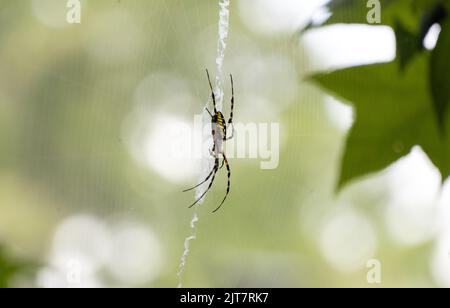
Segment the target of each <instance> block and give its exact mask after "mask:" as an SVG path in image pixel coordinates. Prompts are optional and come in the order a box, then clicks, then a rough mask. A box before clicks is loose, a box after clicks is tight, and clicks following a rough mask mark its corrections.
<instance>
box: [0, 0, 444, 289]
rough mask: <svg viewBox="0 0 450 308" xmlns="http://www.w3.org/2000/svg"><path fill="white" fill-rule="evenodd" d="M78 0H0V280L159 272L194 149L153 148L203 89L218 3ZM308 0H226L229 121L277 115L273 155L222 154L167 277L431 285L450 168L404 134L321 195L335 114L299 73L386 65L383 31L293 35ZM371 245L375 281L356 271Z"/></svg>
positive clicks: (331, 170)
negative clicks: (380, 166) (364, 172)
mask: <svg viewBox="0 0 450 308" xmlns="http://www.w3.org/2000/svg"><path fill="white" fill-rule="evenodd" d="M81 2H82V15H81V16H82V19H81V24H72V25H71V24H68V23H67V21H66V13H67V8H66V1H61V0H24V1H2V3H1V4H0V40H1V42H2V44H1V45H0V286H9V287H25V286H30V287H54V286H59V287H115V286H118V287H132V286H144V287H175V286H176V285H177V283H178V279H177V276H176V273H177V270H178V264H179V259H180V256H181V254H182V252H183V248H184V247H183V243H184V240H185V237H186V236H188V235H189V234H190V232H191V231H190V226H189V223H190V220H191V217H192V214H193V210H192V209H188V208H187V206H188V205H189V204H191V203H192V202H193V194H183V193H181V191H182V190H183V189H184V188H186V187H190V186H192V184H195V183H196V182H197V181H198V173H199V160H198V159H194V158H192V159H189V158H188V157H178V158H176V157H170V156H169V155H167V153H169V151H170V149H171V148H172V147H173V142H172V141H173V140H175V137H174V131H175V132H176V131H178V132H182V131H185V130H186V127H187V130H189V129H190V128H192V126H193V117H194V115H195V114H200V113H201V111H202V108H203V106H204V104H205V102H206V101H207V99H208V96H209V95H210V92H209V86H208V84H207V81H206V77H205V73H204V70H205V68H210V71H212V72H214V68H215V57H216V53H217V51H216V49H217V30H218V29H217V23H218V14H219V6H218V1H211V0H192V1H183V0H164V1H163V0H157V1H127V0H121V1H113V0H96V1H87V0H83V1H81ZM325 2H327V1H320V0H297V1H295V0H284V1H276V0H245V1H244V0H241V1H235V0H232V1H231V5H230V28H229V37H228V39H227V49H226V55H225V61H224V66H223V71H224V75H225V76H227V75H228V74H229V73H232V74H233V76H234V79H235V113H234V114H235V120H236V121H238V122H241V123H249V122H252V123H271V122H274V123H279V124H280V161H279V166H278V168H276V169H274V170H262V169H260V168H259V160H258V159H231V160H230V163H231V167H232V182H231V184H232V189H231V193H230V195H229V199H228V200H227V202H226V203H225V204H224V207H223V208H222V210H221V211H219V212H218V213H216V214H211V211H212V210H213V209H214V208H215V207H216V206H217V204H218V202H219V201H220V200H221V198H222V197H223V194H224V192H225V188H226V176H224V175H223V174H222V173H221V174H220V175H218V178H217V179H216V182H215V185H214V186H213V189H212V190H211V191H210V193H209V195H208V197H207V199H206V200H205V202H204V203H203V204H202V205H201V206H200V207H199V208H198V212H199V217H200V220H199V222H198V223H197V231H196V235H197V238H196V240H195V241H192V242H191V247H190V248H191V249H190V255H189V257H188V259H187V264H186V268H185V272H184V274H183V285H184V286H186V287H320V286H322V287H348V286H354V287H371V286H383V287H390V286H398V287H400V286H401V287H419V286H420V287H422V286H424V287H431V286H447V287H448V286H450V228H449V227H448V226H449V224H448V221H449V219H450V212H449V210H448V204H449V203H450V184H449V183H447V184H445V185H444V189H441V186H440V184H441V176H440V174H439V172H438V171H437V169H436V168H435V167H434V166H433V165H432V164H431V162H430V161H429V159H428V158H427V156H426V155H425V154H424V153H423V151H422V150H421V149H420V148H415V149H414V150H413V151H412V152H411V153H410V154H409V155H408V156H407V157H405V158H403V159H401V160H400V161H398V162H397V163H396V164H394V165H393V166H391V167H389V168H388V169H386V170H384V171H382V172H380V173H377V174H375V175H372V176H369V177H366V178H365V179H363V180H360V181H357V182H354V183H353V184H352V185H350V186H347V187H346V188H345V189H344V190H343V191H341V192H340V193H338V194H337V193H336V192H335V184H336V180H337V174H338V171H339V170H338V168H339V159H340V155H341V152H342V149H343V146H344V142H345V136H346V134H347V132H348V130H349V128H350V127H351V125H352V121H353V118H354V115H353V111H352V108H351V107H350V106H349V105H348V104H345V103H343V102H339V101H337V100H336V99H334V98H333V97H331V96H328V95H326V94H325V93H324V92H322V91H321V90H319V89H318V88H317V87H316V86H314V85H312V84H311V83H309V82H308V81H307V80H306V77H307V76H308V75H309V74H311V73H312V72H316V71H323V70H329V69H334V68H339V67H345V66H349V65H356V64H364V63H372V62H380V61H390V60H392V59H393V58H394V57H395V37H394V33H393V31H392V29H391V28H389V27H383V26H379V27H369V26H355V25H347V26H343V25H335V26H330V27H324V28H319V29H315V30H311V31H309V32H307V33H306V34H304V35H300V34H299V30H300V29H301V28H302V26H304V25H306V23H307V22H308V21H309V19H310V18H311V16H313V15H314V16H318V18H321V17H323V16H324V15H326V12H324V11H322V10H321V9H320V7H321V5H322V4H324V3H325ZM427 42H428V44H430V46H432V45H433V43H435V38H434V39H433V37H432V36H431V37H430V38H428V40H427ZM224 88H225V100H224V106H225V107H227V102H228V100H229V93H230V87H229V85H228V82H225V84H224ZM226 110H227V109H226V108H225V113H227V111H226ZM250 142H251V141H250ZM191 150H192V149H191ZM373 155H376V153H374V154H373ZM368 159H370V157H368ZM445 206H446V207H445ZM371 259H377V260H379V261H380V263H381V267H382V283H381V284H375V285H372V284H369V283H368V281H367V278H366V275H367V272H368V271H369V269H370V268H368V267H367V262H368V261H369V260H371Z"/></svg>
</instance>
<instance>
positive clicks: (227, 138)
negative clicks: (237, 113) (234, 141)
mask: <svg viewBox="0 0 450 308" xmlns="http://www.w3.org/2000/svg"><path fill="white" fill-rule="evenodd" d="M230 80H231V111H230V118H229V119H228V126H230V125H231V136H230V137H226V136H225V140H230V139H231V138H233V136H234V124H233V109H234V85H233V75H231V74H230Z"/></svg>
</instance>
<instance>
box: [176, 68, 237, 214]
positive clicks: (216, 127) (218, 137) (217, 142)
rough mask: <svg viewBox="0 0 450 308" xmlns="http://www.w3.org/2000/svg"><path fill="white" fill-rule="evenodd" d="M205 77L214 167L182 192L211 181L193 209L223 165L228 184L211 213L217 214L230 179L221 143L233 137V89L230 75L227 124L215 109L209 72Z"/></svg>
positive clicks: (228, 187)
mask: <svg viewBox="0 0 450 308" xmlns="http://www.w3.org/2000/svg"><path fill="white" fill-rule="evenodd" d="M206 75H207V76H208V82H209V87H210V89H211V96H212V101H213V106H214V114H212V113H211V112H210V111H209V110H208V108H206V111H208V113H209V115H210V116H211V128H212V131H211V134H212V139H213V148H212V149H211V150H210V154H211V156H213V157H214V167H213V169H212V170H211V172H210V173H209V174H208V176H207V177H206V178H205V179H204V180H203V181H202V182H201V183H199V184H197V185H195V186H194V187H191V188H189V189H186V190H184V191H183V192H186V191H190V190H192V189H195V188H197V187H199V186H200V185H202V184H203V183H205V182H207V181H208V180H209V179H211V181H210V182H209V185H208V188H207V189H206V190H205V192H204V193H203V194H202V195H201V196H200V197H199V198H198V199H197V200H196V201H195V202H194V203H193V204H191V205H190V206H189V208H191V207H193V206H194V205H196V204H197V203H198V202H199V201H200V200H201V199H202V198H203V197H204V196H205V195H206V193H207V192H208V191H209V189H210V188H211V186H212V184H213V182H214V179H215V177H216V173H217V171H218V170H219V169H221V168H222V167H223V165H224V164H225V166H226V168H227V171H228V183H227V192H226V194H225V197H224V198H223V200H222V202H221V203H220V205H219V207H217V208H216V209H215V210H214V211H213V213H215V212H217V211H218V210H219V209H220V208H221V206H222V204H223V203H224V202H225V200H226V198H227V196H228V193H229V192H230V184H231V182H230V178H231V171H230V165H229V163H228V159H227V157H226V156H225V153H224V150H223V142H224V141H227V140H230V139H231V138H233V135H234V125H233V107H234V89H233V76H232V75H231V74H230V80H231V111H230V118H229V119H228V123H226V122H225V117H224V116H223V114H222V112H220V111H217V107H216V97H215V95H214V91H213V88H212V85H211V79H210V78H209V72H208V70H206ZM230 126H231V127H232V130H231V136H230V137H227V128H229V127H230ZM220 155H222V157H223V160H222V164H221V166H220V167H219V158H220Z"/></svg>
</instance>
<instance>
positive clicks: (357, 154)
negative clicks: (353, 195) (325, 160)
mask: <svg viewBox="0 0 450 308" xmlns="http://www.w3.org/2000/svg"><path fill="white" fill-rule="evenodd" d="M449 3H450V2H448V1H446V0H435V1H417V0H386V1H381V4H382V5H381V8H382V10H381V20H382V22H381V24H382V25H388V26H391V27H392V28H394V29H395V33H396V42H397V58H396V60H395V61H394V62H392V63H388V64H374V65H368V66H363V67H355V68H349V69H344V70H341V71H337V72H332V73H329V74H324V75H319V76H316V77H315V78H314V79H315V80H316V81H317V82H318V83H319V84H320V85H321V86H323V87H324V88H326V89H328V90H329V91H331V92H333V93H335V94H336V95H338V96H339V97H341V98H344V99H346V100H347V101H349V102H351V103H352V104H353V105H354V106H355V107H356V115H357V120H356V123H355V125H354V126H353V128H352V130H351V132H350V135H349V137H348V139H347V145H346V149H345V153H344V155H343V158H342V162H341V174H340V180H339V182H338V186H339V187H341V186H342V185H344V184H346V183H347V182H348V181H350V180H353V179H355V178H357V177H360V176H363V175H367V174H368V173H371V172H375V171H379V170H382V169H384V168H386V167H387V166H389V165H390V164H392V163H393V162H395V161H397V160H398V159H399V158H400V157H402V156H404V155H406V154H407V153H409V152H410V150H411V148H412V147H413V146H415V145H420V146H421V147H422V148H423V149H424V151H425V152H426V153H427V154H428V156H429V158H430V159H431V161H432V162H433V163H434V164H435V165H436V166H437V167H438V168H439V170H440V172H441V174H442V177H443V179H446V178H447V177H448V176H449V175H450V139H449V136H450V123H449V122H450V116H449V113H450V112H449V108H448V105H449V104H450V87H449V85H450V69H449V65H450V61H449V58H448V55H449V54H450V31H449V29H447V28H449V26H448V22H447V16H448V11H447V10H448V7H449ZM366 5H367V3H366V2H365V1H353V0H335V1H331V2H330V3H329V4H328V8H329V9H330V10H331V12H332V16H331V17H330V18H329V19H328V20H326V21H325V22H324V23H323V24H322V26H323V25H329V24H334V23H359V24H366V23H367V19H366V15H365V14H363V13H364V12H365V10H364V9H363V7H362V6H366ZM434 24H440V25H441V26H442V32H441V33H440V35H439V39H438V41H437V45H436V48H435V49H433V50H432V51H431V52H428V51H425V48H424V46H423V40H424V38H425V36H426V34H427V33H428V31H429V30H430V28H431V26H433V25H434ZM311 27H312V26H311V25H310V26H309V27H308V28H311ZM430 54H431V55H430ZM416 57H417V58H418V59H415V58H416ZM375 153H376V154H375ZM369 156H371V157H372V158H373V159H370V160H367V157H369Z"/></svg>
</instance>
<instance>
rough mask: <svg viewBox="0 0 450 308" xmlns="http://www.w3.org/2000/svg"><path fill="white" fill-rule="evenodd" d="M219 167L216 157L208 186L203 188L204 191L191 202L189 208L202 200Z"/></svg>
mask: <svg viewBox="0 0 450 308" xmlns="http://www.w3.org/2000/svg"><path fill="white" fill-rule="evenodd" d="M218 168H219V158H216V160H215V162H214V169H213V171H212V173H211V174H212V178H211V182H209V185H208V188H207V189H206V190H205V192H204V193H203V194H202V195H201V196H200V197H199V198H198V199H197V200H196V201H195V202H194V203H192V204H191V205H190V206H189V208H191V207H193V206H194V205H196V204H197V203H198V202H199V201H200V200H202V198H203V197H204V196H205V195H206V193H207V192H208V191H209V189H210V188H211V186H212V184H213V183H214V178H215V177H216V172H217V169H218Z"/></svg>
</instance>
